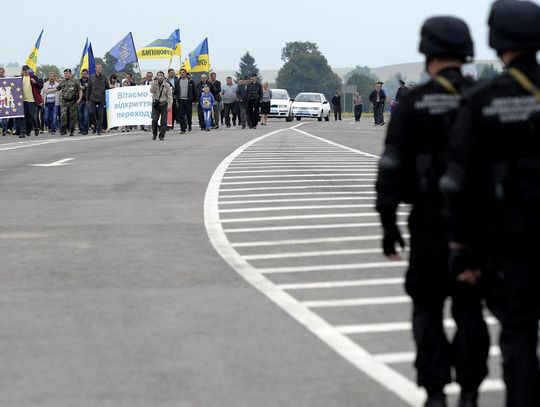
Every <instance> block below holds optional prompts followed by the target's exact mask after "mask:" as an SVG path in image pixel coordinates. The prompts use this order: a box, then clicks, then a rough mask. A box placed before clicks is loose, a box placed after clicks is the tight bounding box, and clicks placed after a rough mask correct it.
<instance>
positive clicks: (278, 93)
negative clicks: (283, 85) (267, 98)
mask: <svg viewBox="0 0 540 407" xmlns="http://www.w3.org/2000/svg"><path fill="white" fill-rule="evenodd" d="M272 99H285V100H288V99H289V95H287V92H285V91H284V90H279V89H272Z"/></svg>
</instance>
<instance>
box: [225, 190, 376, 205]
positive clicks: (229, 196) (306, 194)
mask: <svg viewBox="0 0 540 407" xmlns="http://www.w3.org/2000/svg"><path fill="white" fill-rule="evenodd" d="M220 192H223V190H221V191H220ZM312 195H315V196H317V195H331V196H334V195H375V192H374V191H361V192H355V191H347V192H346V191H339V192H286V193H284V192H278V193H272V194H237V195H224V194H222V193H220V196H219V198H220V202H223V201H222V200H223V198H257V197H267V196H312ZM374 197H375V196H374ZM374 197H373V198H374ZM373 198H370V199H373Z"/></svg>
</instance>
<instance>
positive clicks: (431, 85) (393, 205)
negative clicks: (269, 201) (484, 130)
mask: <svg viewBox="0 0 540 407" xmlns="http://www.w3.org/2000/svg"><path fill="white" fill-rule="evenodd" d="M420 52H421V53H422V54H424V55H425V56H426V69H427V72H428V73H429V75H430V76H431V80H430V81H429V82H427V83H426V84H424V85H422V86H418V87H416V88H415V89H412V90H410V91H408V92H407V93H406V94H405V95H403V97H402V98H401V99H400V102H399V104H398V105H397V107H396V111H395V112H394V113H393V114H392V118H391V120H390V124H389V127H388V133H387V136H386V145H385V150H384V153H383V155H382V157H381V160H380V163H379V174H378V179H377V202H376V208H377V211H378V212H379V214H380V217H381V223H382V226H383V232H384V237H383V241H382V246H383V251H384V254H385V255H386V256H387V257H388V258H390V259H391V260H399V259H401V256H400V254H398V253H397V252H396V248H395V245H396V243H397V244H399V245H400V246H401V247H404V245H405V244H404V241H403V238H402V237H401V234H400V230H399V228H398V226H397V225H398V219H397V216H396V212H397V210H398V206H399V204H400V203H402V202H405V203H408V204H411V205H412V210H411V212H410V216H409V220H408V224H409V231H410V236H411V237H410V246H411V248H410V256H409V267H408V270H407V273H406V278H405V290H406V291H407V293H408V294H409V296H410V297H411V298H412V303H413V305H412V307H413V315H412V325H413V336H414V340H415V343H416V350H417V356H416V361H415V367H416V370H417V381H418V384H419V385H420V386H421V387H424V388H425V389H426V391H427V394H428V399H427V401H426V404H425V406H426V407H446V406H447V404H446V396H445V394H444V387H445V385H446V384H448V383H450V382H451V381H452V370H455V372H456V377H455V378H456V381H457V383H458V384H459V385H460V387H461V395H460V400H459V404H458V406H459V407H476V406H477V397H478V388H479V386H480V384H481V383H482V381H483V379H484V378H485V377H486V375H487V356H488V349H489V337H488V331H487V327H486V324H485V322H484V319H483V309H482V296H481V294H482V293H481V290H480V287H479V285H478V284H470V283H469V282H467V281H461V280H458V279H457V278H455V277H452V276H451V275H450V273H449V272H448V262H449V249H448V228H449V226H448V222H447V219H446V217H445V214H444V210H443V209H444V207H443V196H442V194H441V192H440V191H439V180H440V178H441V176H442V175H443V174H444V171H445V169H446V153H447V149H448V134H449V131H450V125H451V123H452V121H453V120H454V118H455V115H456V113H457V110H458V107H459V105H460V100H461V98H462V96H461V95H462V94H463V93H464V92H465V90H466V88H468V87H469V86H470V84H471V83H470V82H469V80H467V79H465V78H464V77H463V75H462V74H461V71H460V67H461V65H462V64H463V63H464V62H465V61H466V60H467V59H468V58H469V57H472V56H473V43H472V40H471V36H470V33H469V29H468V27H467V25H466V24H465V23H464V22H463V21H462V20H460V19H458V18H455V17H446V16H444V17H432V18H430V19H428V20H426V21H425V23H424V25H423V26H422V30H421V40H420ZM448 297H451V298H452V316H453V318H454V320H455V322H456V326H457V331H456V334H455V336H454V337H453V339H452V340H449V338H448V337H447V335H446V333H445V330H444V325H443V315H444V313H443V309H444V304H445V301H446V299H447V298H448Z"/></svg>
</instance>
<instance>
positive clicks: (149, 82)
mask: <svg viewBox="0 0 540 407" xmlns="http://www.w3.org/2000/svg"><path fill="white" fill-rule="evenodd" d="M153 81H154V74H153V73H152V72H151V71H148V72H146V75H145V76H144V78H142V80H141V85H152V82H153ZM141 130H142V131H148V126H144V125H143V126H141Z"/></svg>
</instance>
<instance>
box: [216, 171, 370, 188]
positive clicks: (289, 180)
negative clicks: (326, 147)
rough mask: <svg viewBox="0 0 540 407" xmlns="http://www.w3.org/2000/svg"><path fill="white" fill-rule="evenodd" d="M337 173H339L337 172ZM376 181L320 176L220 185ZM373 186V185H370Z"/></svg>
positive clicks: (224, 183)
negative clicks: (315, 177)
mask: <svg viewBox="0 0 540 407" xmlns="http://www.w3.org/2000/svg"><path fill="white" fill-rule="evenodd" d="M335 175H336V174H331V175H330V176H335ZM338 175H339V174H338ZM373 181H376V179H375V178H346V179H341V178H321V179H299V180H296V179H292V180H291V179H288V180H277V181H274V180H268V181H234V182H222V183H221V185H255V184H302V183H311V182H324V183H329V182H373ZM370 186H371V187H373V185H370Z"/></svg>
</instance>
